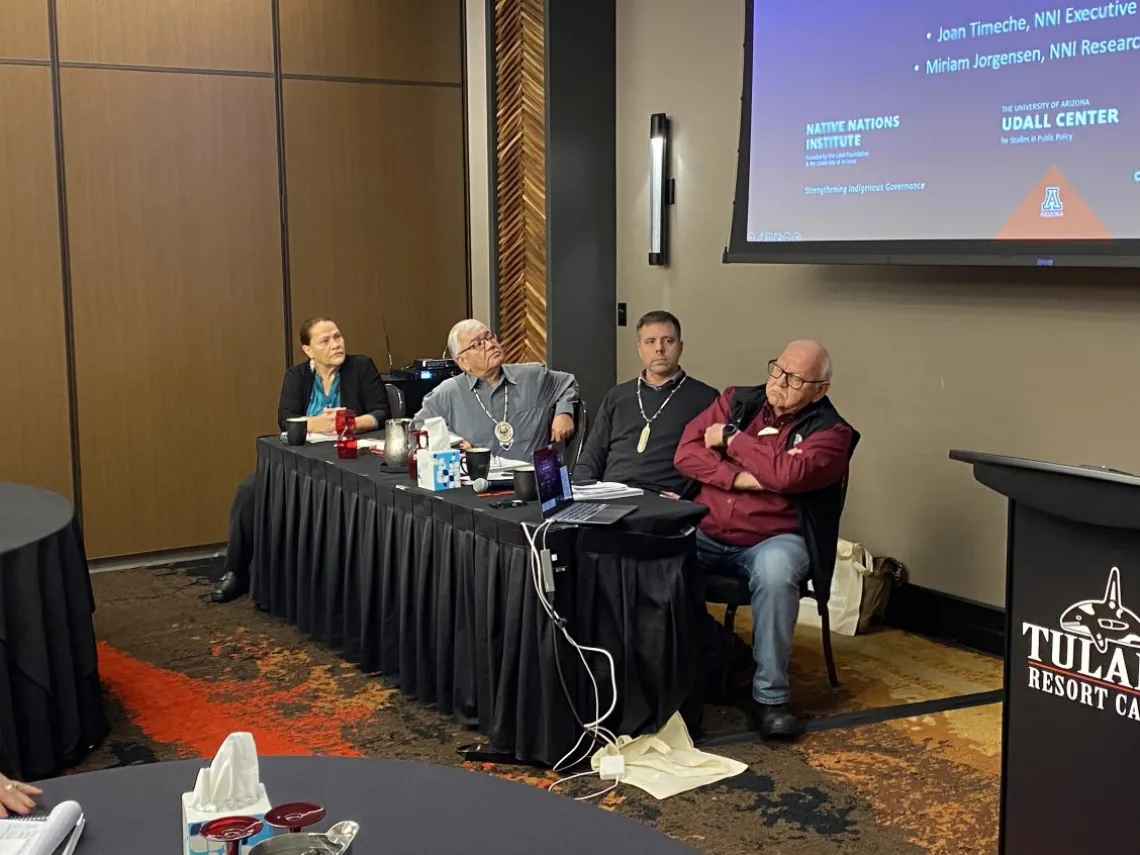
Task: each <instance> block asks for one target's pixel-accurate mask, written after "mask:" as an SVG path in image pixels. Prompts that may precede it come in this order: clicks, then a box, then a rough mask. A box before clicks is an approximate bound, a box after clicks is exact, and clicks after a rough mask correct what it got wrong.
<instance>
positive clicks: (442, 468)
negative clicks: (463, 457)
mask: <svg viewBox="0 0 1140 855" xmlns="http://www.w3.org/2000/svg"><path fill="white" fill-rule="evenodd" d="M461 476H462V471H461V470H460V465H459V452H458V451H456V450H454V449H448V450H447V451H429V450H428V449H426V448H424V449H421V450H420V451H419V452H417V454H416V483H417V484H418V485H419V486H420V487H422V488H423V489H425V490H454V489H456V488H458V487H459V486H460V478H461Z"/></svg>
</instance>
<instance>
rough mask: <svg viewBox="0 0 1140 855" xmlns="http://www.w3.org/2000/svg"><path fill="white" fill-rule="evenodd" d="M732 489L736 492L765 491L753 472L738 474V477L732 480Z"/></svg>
mask: <svg viewBox="0 0 1140 855" xmlns="http://www.w3.org/2000/svg"><path fill="white" fill-rule="evenodd" d="M732 489H734V490H763V489H764V488H763V487H762V486H760V482H759V481H757V480H756V476H755V475H753V474H752V473H751V472H737V473H736V477H735V478H733V479H732Z"/></svg>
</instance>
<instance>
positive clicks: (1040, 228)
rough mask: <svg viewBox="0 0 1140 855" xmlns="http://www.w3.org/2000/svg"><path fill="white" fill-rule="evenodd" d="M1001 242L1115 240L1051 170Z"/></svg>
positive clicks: (1002, 231) (1000, 234)
mask: <svg viewBox="0 0 1140 855" xmlns="http://www.w3.org/2000/svg"><path fill="white" fill-rule="evenodd" d="M997 237H998V239H999V240H1073V239H1083V240H1089V239H1091V240H1105V239H1110V238H1111V237H1112V235H1111V234H1109V231H1108V229H1106V228H1105V227H1104V223H1102V222H1101V221H1100V219H1099V218H1098V217H1097V215H1096V214H1094V213H1093V211H1092V208H1090V207H1089V206H1088V205H1087V204H1086V203H1085V200H1084V199H1082V198H1081V197H1080V195H1079V194H1078V193H1077V191H1076V190H1074V189H1073V186H1072V185H1071V184H1069V182H1068V181H1066V180H1065V176H1064V175H1062V174H1061V170H1059V169H1058V168H1057V167H1055V166H1054V167H1051V168H1050V169H1049V171H1048V172H1046V173H1045V177H1044V178H1042V179H1041V180H1040V181H1038V182H1037V185H1036V186H1035V187H1034V188H1033V189H1032V190H1030V191H1029V195H1027V196H1026V197H1025V199H1024V201H1022V203H1021V204H1020V205H1018V206H1017V210H1015V211H1014V212H1013V214H1012V215H1011V216H1010V218H1009V219H1008V220H1006V221H1005V225H1003V226H1002V227H1001V229H999V230H998V233H997Z"/></svg>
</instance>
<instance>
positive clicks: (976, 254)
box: [721, 0, 1140, 268]
mask: <svg viewBox="0 0 1140 855" xmlns="http://www.w3.org/2000/svg"><path fill="white" fill-rule="evenodd" d="M755 15H756V0H744V77H743V80H742V81H741V95H740V134H739V140H738V148H737V152H736V186H735V189H734V195H733V201H732V225H731V230H730V234H729V243H728V246H727V247H725V249H724V252H723V254H722V257H721V262H722V263H723V264H845V265H851V264H856V265H877V266H885V265H910V266H948V267H1081V268H1093V267H1119V268H1140V239H1128V240H1107V241H1105V240H1053V241H1022V240H1000V239H978V240H894V241H887V240H866V241H749V240H748V190H749V175H750V173H751V168H752V163H751V160H752V81H753V76H752V72H753V68H752V66H753V63H752V57H753V55H754V53H755V50H754V46H753V44H752V42H753V35H754V33H755V31H756V27H755Z"/></svg>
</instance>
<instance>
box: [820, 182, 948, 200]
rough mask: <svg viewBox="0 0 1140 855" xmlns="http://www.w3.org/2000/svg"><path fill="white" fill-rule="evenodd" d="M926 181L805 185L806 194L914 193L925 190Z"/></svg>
mask: <svg viewBox="0 0 1140 855" xmlns="http://www.w3.org/2000/svg"><path fill="white" fill-rule="evenodd" d="M925 189H926V182H925V181H909V182H906V183H903V184H823V185H820V186H817V187H810V186H809V187H804V195H805V196H861V195H864V194H868V193H914V192H917V191H921V190H925Z"/></svg>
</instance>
